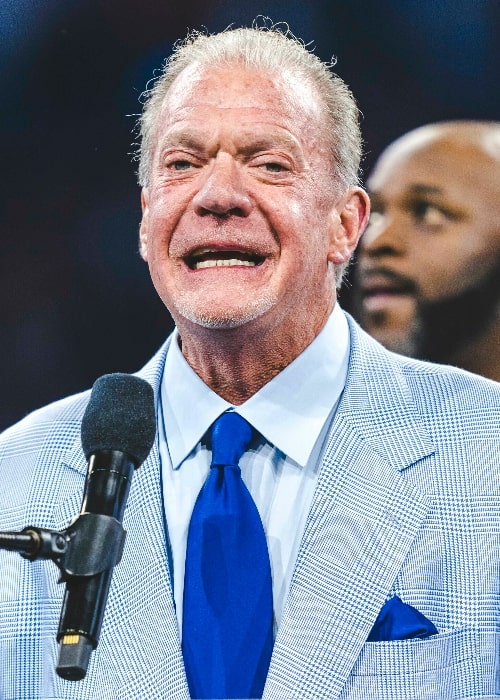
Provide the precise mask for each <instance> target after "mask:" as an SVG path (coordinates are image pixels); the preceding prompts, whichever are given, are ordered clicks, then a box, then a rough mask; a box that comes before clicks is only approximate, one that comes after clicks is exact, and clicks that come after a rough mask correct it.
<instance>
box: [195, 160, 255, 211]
mask: <svg viewBox="0 0 500 700" xmlns="http://www.w3.org/2000/svg"><path fill="white" fill-rule="evenodd" d="M193 204H194V207H195V210H196V212H197V213H198V214H200V215H202V216H203V215H206V214H214V215H216V216H221V217H225V216H229V215H233V216H242V217H244V216H248V215H249V213H250V211H251V209H252V201H251V199H250V197H249V196H248V193H247V192H246V190H245V187H244V183H243V177H242V174H241V173H240V171H239V166H238V164H237V163H236V162H235V161H234V159H233V158H232V156H231V155H230V154H228V153H219V154H217V157H216V158H214V160H213V161H212V162H211V164H210V166H209V168H208V172H207V176H206V178H205V180H204V181H203V182H202V185H201V187H200V189H199V190H198V192H197V193H196V195H195V196H194V198H193Z"/></svg>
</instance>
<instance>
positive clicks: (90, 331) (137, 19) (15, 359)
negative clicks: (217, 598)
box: [0, 0, 500, 428]
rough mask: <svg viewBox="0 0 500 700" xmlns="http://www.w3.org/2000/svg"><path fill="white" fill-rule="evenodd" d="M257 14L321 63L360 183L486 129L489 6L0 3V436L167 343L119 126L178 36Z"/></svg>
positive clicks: (498, 22) (499, 25)
mask: <svg viewBox="0 0 500 700" xmlns="http://www.w3.org/2000/svg"><path fill="white" fill-rule="evenodd" d="M259 14H264V15H267V16H269V17H270V18H271V19H273V20H274V21H281V20H286V21H287V22H288V23H289V25H290V27H291V29H292V31H293V32H294V33H295V34H296V35H297V36H299V37H301V38H302V39H304V40H305V41H306V42H312V45H313V46H315V47H316V51H317V53H318V54H319V55H320V56H321V58H323V59H325V60H329V59H330V58H331V57H332V56H335V57H336V58H337V65H336V71H337V73H338V74H339V75H340V76H341V77H342V78H344V80H345V81H346V82H347V83H348V84H349V85H350V87H351V89H352V90H353V92H354V94H355V96H356V98H357V101H358V104H359V106H360V109H361V111H362V113H363V115H364V116H363V122H362V128H363V134H364V140H365V150H366V156H365V160H364V164H363V170H364V173H365V174H367V173H369V171H370V168H371V167H372V165H373V163H374V161H375V159H376V157H377V156H378V154H379V153H380V151H381V150H382V149H383V148H384V146H386V145H387V144H388V143H389V142H390V141H392V140H393V139H394V138H396V137H397V136H399V135H400V134H402V133H404V132H405V131H408V130H409V129H411V128H413V127H416V126H419V125H420V124H423V123H426V122H431V121H437V120H443V119H456V118H471V119H475V118H478V119H495V120H498V119H499V118H500V117H499V114H500V91H499V89H498V76H499V73H500V71H499V69H500V2H499V0H324V1H322V0H309V1H299V0H288V1H286V2H285V1H284V0H283V1H280V0H276V1H274V2H272V1H265V0H261V1H260V0H255V1H254V2H251V1H250V2H249V1H248V0H247V1H246V2H237V1H235V0H233V1H232V2H226V1H224V0H203V1H201V0H183V1H182V2H180V3H176V4H174V3H172V2H167V1H166V0H0V94H1V105H2V106H1V110H0V143H1V147H0V148H1V162H2V184H1V188H0V197H1V202H0V231H1V236H2V255H1V270H0V299H1V301H2V303H1V306H0V308H1V312H0V313H1V318H0V328H1V335H2V356H1V363H0V390H1V401H0V428H3V427H6V426H7V425H9V424H10V423H12V422H14V421H15V420H17V419H19V418H20V417H21V416H23V415H24V414H25V413H27V412H28V411H30V410H32V409H33V408H36V407H38V406H40V405H42V404H44V403H47V402H49V401H51V400H54V399H56V398H59V397H61V396H63V395H65V394H68V393H73V392H75V391H80V390H82V389H85V388H87V387H89V386H91V385H92V383H93V382H94V380H95V379H96V378H97V377H98V376H100V375H101V374H104V373H107V372H114V371H123V372H132V371H135V370H136V369H138V368H139V367H140V366H141V365H142V364H143V363H144V362H145V361H146V359H147V358H148V357H149V356H150V355H151V354H152V353H153V352H154V351H155V350H156V348H157V347H158V346H159V345H160V343H161V342H162V341H163V339H164V338H165V336H166V335H167V333H168V332H169V331H170V330H171V328H172V323H171V320H170V318H169V316H168V314H167V312H166V311H165V309H164V308H163V306H162V304H161V302H160V301H159V299H158V298H157V296H156V293H155V291H154V290H153V287H152V284H151V282H150V280H149V275H148V271H147V268H146V266H145V264H144V263H143V262H142V261H141V260H140V258H139V255H138V253H137V232H138V225H139V221H140V206H139V189H138V187H137V185H136V179H135V164H134V163H133V162H132V159H131V157H130V153H131V152H132V150H133V147H132V143H133V141H134V136H133V133H132V130H133V125H134V117H133V116H131V115H134V114H137V112H138V111H139V108H140V106H139V102H138V97H139V95H140V93H141V92H142V90H143V89H144V87H145V84H146V82H147V81H148V80H149V79H150V78H151V76H152V74H153V70H154V69H155V68H157V67H159V66H160V65H161V63H162V60H163V58H164V57H165V56H166V55H167V54H168V53H169V52H170V50H171V46H172V43H173V42H174V41H175V40H176V39H177V38H179V37H182V36H184V35H185V33H186V30H187V29H188V28H201V27H203V26H204V27H206V28H207V29H208V30H209V31H210V32H213V31H217V30H220V29H222V28H224V27H226V26H227V25H228V24H231V23H234V24H236V25H241V24H249V23H251V21H252V20H253V19H254V18H255V17H256V16H257V15H259ZM349 296H350V295H349V287H346V289H345V291H344V292H343V293H342V299H341V300H342V303H343V305H344V306H345V307H346V308H349V304H350V299H349Z"/></svg>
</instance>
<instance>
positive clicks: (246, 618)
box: [182, 412, 273, 699]
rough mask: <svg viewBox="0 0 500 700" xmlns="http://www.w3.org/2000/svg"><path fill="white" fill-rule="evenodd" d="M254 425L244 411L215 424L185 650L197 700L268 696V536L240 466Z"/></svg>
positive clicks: (189, 559)
mask: <svg viewBox="0 0 500 700" xmlns="http://www.w3.org/2000/svg"><path fill="white" fill-rule="evenodd" d="M251 438H252V428H251V427H250V425H249V424H248V423H247V422H246V420H245V419H244V418H242V417H241V416H239V415H238V414H237V413H233V412H230V413H223V414H222V415H221V416H220V417H219V418H218V419H217V420H216V421H215V423H214V424H213V426H212V463H211V468H210V473H209V475H208V477H207V480H206V482H205V484H204V485H203V487H202V489H201V491H200V493H199V495H198V499H197V501H196V503H195V506H194V509H193V514H192V516H191V522H190V524H189V532H188V542H187V552H186V572H185V578H184V606H183V627H182V649H183V655H184V663H185V667H186V674H187V678H188V684H189V690H190V693H191V697H192V698H210V699H214V698H260V697H262V691H263V689H264V684H265V681H266V676H267V671H268V667H269V661H270V658H271V653H272V647H273V601H272V585H271V570H270V564H269V554H268V551H267V544H266V537H265V534H264V529H263V527H262V522H261V519H260V516H259V513H258V511H257V508H256V506H255V503H254V501H253V499H252V497H251V495H250V493H249V492H248V489H247V487H246V486H245V484H244V483H243V480H242V478H241V470H240V468H239V466H238V462H239V460H240V458H241V456H242V455H243V453H244V452H245V450H246V449H247V447H248V445H249V443H250V440H251Z"/></svg>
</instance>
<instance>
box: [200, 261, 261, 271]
mask: <svg viewBox="0 0 500 700" xmlns="http://www.w3.org/2000/svg"><path fill="white" fill-rule="evenodd" d="M235 265H239V266H240V267H241V266H245V267H255V265H256V263H255V262H253V261H252V260H240V259H238V258H231V259H229V260H224V259H219V260H198V261H197V262H195V263H194V265H193V267H194V269H195V270H202V269H203V268H206V267H232V266H235Z"/></svg>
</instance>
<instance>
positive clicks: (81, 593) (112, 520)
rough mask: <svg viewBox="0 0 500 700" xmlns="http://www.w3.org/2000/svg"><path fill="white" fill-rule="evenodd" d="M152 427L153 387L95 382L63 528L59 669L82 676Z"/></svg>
mask: <svg viewBox="0 0 500 700" xmlns="http://www.w3.org/2000/svg"><path fill="white" fill-rule="evenodd" d="M155 432H156V420H155V407H154V397H153V390H152V388H151V386H150V385H149V384H148V383H147V382H145V381H144V380H143V379H139V378H138V377H134V376H132V375H130V374H121V373H116V374H107V375H104V376H103V377H100V378H99V379H98V380H97V381H96V382H95V384H94V386H93V389H92V393H91V395H90V400H89V403H88V406H87V409H86V411H85V414H84V416H83V420H82V428H81V438H82V447H83V451H84V453H85V456H86V458H87V460H88V472H87V479H86V483H85V490H84V495H83V502H82V506H81V511H80V515H79V516H78V517H77V519H76V520H75V521H74V523H72V525H70V526H69V527H68V529H67V530H66V535H67V537H69V539H70V540H71V539H73V542H72V546H71V548H70V551H71V557H70V558H68V559H66V560H65V567H64V572H63V575H62V581H63V582H65V583H66V591H65V595H64V600H63V605H62V610H61V617H60V620H59V629H58V633H57V640H58V642H59V659H58V665H57V668H56V671H57V673H58V675H59V676H61V677H62V678H65V679H66V680H81V679H82V678H84V677H85V674H86V672H87V667H88V664H89V661H90V656H91V652H92V650H93V649H95V648H96V646H97V643H98V640H99V634H100V630H101V625H102V620H103V616H104V609H105V605H106V601H107V597H108V591H109V586H110V583H111V577H112V574H113V568H114V566H115V564H117V563H118V562H119V561H120V558H121V552H122V549H123V543H124V538H125V531H124V530H123V527H122V525H121V522H122V520H123V513H124V510H125V504H126V501H127V497H128V494H129V490H130V484H131V479H132V476H133V473H134V470H135V469H137V468H138V467H139V466H140V465H141V464H142V462H143V461H144V460H145V459H146V457H147V456H148V454H149V452H150V450H151V447H152V446H153V442H154V439H155Z"/></svg>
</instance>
